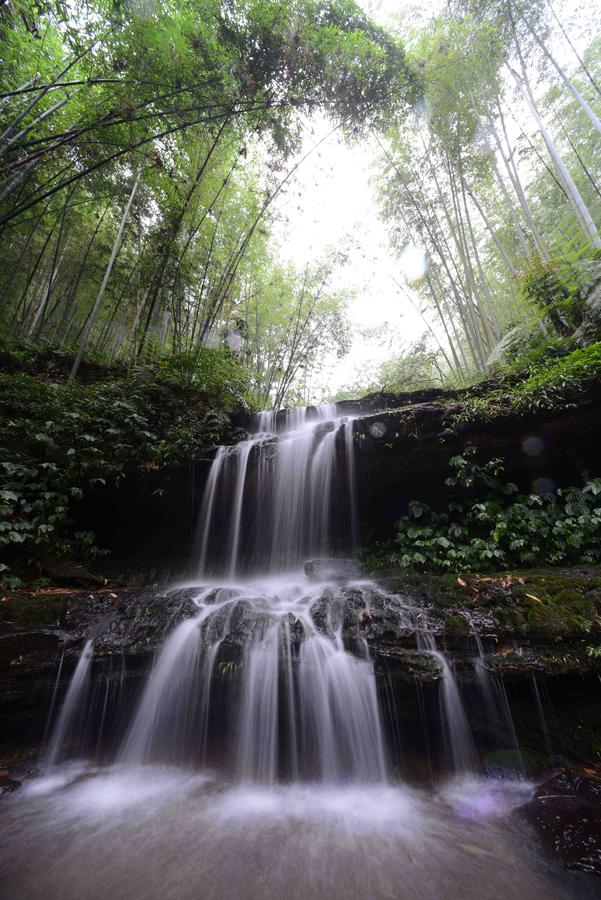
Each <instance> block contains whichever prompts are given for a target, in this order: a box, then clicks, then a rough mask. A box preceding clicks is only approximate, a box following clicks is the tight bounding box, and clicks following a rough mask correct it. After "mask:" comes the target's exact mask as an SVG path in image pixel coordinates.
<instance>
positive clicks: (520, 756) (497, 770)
mask: <svg viewBox="0 0 601 900" xmlns="http://www.w3.org/2000/svg"><path fill="white" fill-rule="evenodd" d="M547 765H548V763H547V759H546V758H545V757H544V756H543V754H542V753H536V752H535V751H534V750H518V749H517V748H515V747H511V748H509V749H507V750H494V751H493V752H492V753H487V754H486V756H485V757H484V766H485V768H486V774H487V775H490V776H491V777H492V778H523V777H525V778H530V779H532V778H540V776H541V775H542V774H543V773H544V771H545V769H547Z"/></svg>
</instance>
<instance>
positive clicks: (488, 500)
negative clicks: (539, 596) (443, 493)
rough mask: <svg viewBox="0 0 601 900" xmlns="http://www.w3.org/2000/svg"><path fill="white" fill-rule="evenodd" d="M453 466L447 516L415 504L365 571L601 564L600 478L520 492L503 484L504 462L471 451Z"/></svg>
mask: <svg viewBox="0 0 601 900" xmlns="http://www.w3.org/2000/svg"><path fill="white" fill-rule="evenodd" d="M450 465H451V469H452V474H451V475H450V477H449V478H447V480H446V484H447V485H448V487H449V488H450V501H449V504H448V507H447V510H446V511H445V512H435V511H433V510H432V509H431V508H430V507H429V506H427V505H426V504H423V503H420V502H419V501H417V500H414V501H412V502H411V503H410V504H409V509H408V515H406V516H403V517H402V518H401V519H399V521H398V522H397V526H396V529H397V530H396V535H395V537H394V539H393V540H392V541H390V542H388V543H386V544H380V545H376V546H375V547H373V548H370V549H368V550H366V551H365V553H364V563H365V565H366V567H368V568H369V569H372V570H373V569H381V568H384V567H387V566H388V567H390V566H392V567H400V568H406V569H408V568H410V569H412V570H414V571H422V572H423V571H431V572H444V571H463V572H474V571H493V570H495V569H505V568H513V567H519V566H536V565H540V564H546V565H551V566H559V565H576V564H579V563H596V562H599V560H600V559H601V479H590V480H587V481H586V483H585V484H584V486H583V487H581V488H579V487H570V488H565V489H561V488H560V489H558V490H557V491H556V492H555V493H548V494H543V495H539V494H520V493H518V488H517V486H516V485H515V484H512V483H511V482H507V481H506V480H505V479H504V478H503V473H504V467H503V464H502V462H501V460H498V459H493V460H491V461H489V462H487V463H484V464H482V465H480V464H478V463H477V462H476V460H475V451H474V450H473V449H468V450H466V451H465V452H464V454H463V455H462V456H455V457H453V458H452V459H451V460H450Z"/></svg>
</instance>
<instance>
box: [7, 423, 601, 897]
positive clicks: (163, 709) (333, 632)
mask: <svg viewBox="0 0 601 900" xmlns="http://www.w3.org/2000/svg"><path fill="white" fill-rule="evenodd" d="M354 451H355V443H354V432H353V421H352V419H351V418H348V417H344V416H339V415H338V413H337V410H336V407H335V406H334V405H324V406H321V407H315V408H311V407H309V408H300V409H296V410H288V411H286V412H282V413H278V414H277V415H276V414H274V413H270V412H265V413H261V414H259V415H258V416H257V417H256V420H255V422H254V427H253V428H252V430H251V433H250V435H249V436H248V437H247V439H246V440H243V441H241V442H240V443H239V444H237V445H235V446H233V447H221V448H220V449H219V450H218V451H217V453H216V455H215V458H214V462H213V464H212V468H211V471H210V473H209V476H208V479H207V483H206V488H205V493H204V498H203V502H202V509H201V513H200V519H199V523H198V529H197V536H196V551H195V555H194V560H193V570H194V572H193V576H192V577H191V579H190V580H189V581H188V582H186V583H185V584H184V585H183V586H182V585H180V586H179V587H180V589H181V590H184V589H185V590H186V591H187V593H188V595H189V594H190V592H191V593H192V596H193V599H194V605H195V609H196V613H195V615H193V616H191V617H188V618H185V619H184V620H183V621H181V622H180V623H179V624H176V625H175V627H173V628H172V629H171V631H170V632H169V633H168V634H167V636H166V640H165V642H164V644H163V646H162V648H161V650H160V652H159V653H158V654H157V655H156V658H155V660H154V665H153V666H152V669H151V671H150V672H149V673H148V675H147V676H146V679H145V681H144V683H143V684H142V686H141V689H140V690H139V691H138V693H137V697H136V698H135V702H134V703H133V704H132V703H129V702H128V704H126V706H127V716H126V719H127V724H126V726H125V728H124V729H123V737H122V739H121V742H120V746H119V748H118V749H117V751H116V753H115V754H114V756H113V759H112V762H111V763H110V765H106V763H105V764H104V765H103V766H95V765H94V764H93V763H90V762H88V763H86V762H79V761H76V760H74V759H73V758H72V757H73V749H74V748H77V747H79V740H78V737H79V736H78V730H79V729H81V727H82V726H81V722H82V721H83V720H84V719H85V711H86V708H87V706H88V705H89V696H88V695H89V684H90V679H91V678H92V677H93V671H92V669H93V645H92V641H91V640H89V641H88V642H87V643H86V644H85V646H84V647H83V649H82V652H81V655H80V658H79V661H78V663H77V665H76V667H75V670H74V673H73V675H72V678H71V682H70V684H69V687H68V689H67V692H66V694H65V696H64V699H63V701H62V705H61V706H60V707H58V711H57V713H56V721H55V724H54V731H53V734H52V737H51V741H50V746H49V750H48V754H47V757H46V772H45V774H44V775H43V776H42V777H40V778H38V779H33V780H31V781H30V782H28V784H27V785H26V787H25V788H24V789H23V791H21V792H20V793H19V794H17V795H15V796H14V798H11V799H10V801H9V802H8V803H7V804H6V807H5V816H4V820H3V821H4V824H3V825H2V830H1V833H0V837H1V838H2V841H3V850H4V853H5V859H6V861H7V862H6V865H5V866H4V876H5V884H6V886H7V890H8V893H7V894H6V896H8V897H10V898H11V900H29V898H32V900H33V898H48V897H50V898H54V897H56V898H58V897H60V898H65V900H76V898H77V900H82V898H83V900H92V898H98V900H105V898H109V897H110V898H142V897H144V898H178V900H181V898H188V897H190V898H202V900H205V898H225V897H227V898H249V900H251V898H256V900H259V898H261V900H262V898H284V897H285V898H296V897H298V898H303V900H305V898H316V900H321V898H326V897H327V898H334V900H337V898H341V900H342V898H351V900H352V898H356V900H367V898H372V897H373V898H388V897H390V898H416V900H417V898H420V900H421V898H432V900H434V898H443V900H444V898H449V900H453V898H462V900H469V898H474V900H485V898H491V900H493V898H495V900H496V898H498V897H503V898H506V900H511V898H515V900H534V898H540V897H545V898H549V900H554V898H562V897H573V896H586V895H585V893H582V892H581V890H580V888H579V892H578V894H576V893H574V889H573V886H572V885H571V883H569V880H568V879H567V878H564V876H563V874H562V873H561V872H559V871H558V870H557V869H556V868H555V867H553V866H551V865H550V864H548V863H547V862H545V861H544V860H543V859H542V858H541V857H540V854H539V851H538V850H537V849H536V847H535V846H534V844H533V843H532V840H531V837H530V836H529V834H528V833H527V832H526V831H525V830H524V827H523V826H521V825H519V824H517V823H516V822H513V821H512V820H511V819H510V818H509V813H510V811H511V809H512V808H514V807H515V806H517V805H519V804H520V803H522V802H524V801H525V800H526V799H527V798H528V797H529V795H530V792H531V786H530V785H529V784H528V783H527V782H526V781H523V780H518V781H505V782H499V781H495V780H493V779H485V778H483V777H482V776H481V775H479V774H478V771H479V767H480V760H479V755H478V751H477V748H476V744H475V741H474V737H473V734H472V731H471V727H470V721H469V716H468V713H467V711H466V708H465V703H464V697H463V692H462V688H461V684H460V683H459V682H458V680H457V678H456V674H455V670H454V666H453V664H452V662H451V661H450V660H449V659H448V658H447V656H446V655H445V653H444V651H443V649H441V648H440V647H439V646H438V645H437V642H436V638H435V634H434V629H433V628H431V627H430V624H429V623H428V621H427V618H426V617H425V616H424V615H423V614H422V612H418V611H417V610H415V609H413V608H412V606H411V602H410V600H409V599H408V598H402V597H399V596H394V595H389V594H387V593H386V592H385V591H384V589H383V588H381V587H379V586H378V585H377V584H374V583H372V582H370V581H368V580H365V579H361V578H360V577H358V576H357V575H356V574H354V573H353V571H352V566H351V565H350V564H348V563H346V564H344V565H343V564H342V563H339V564H335V563H332V562H331V561H330V562H328V557H330V556H331V555H332V554H335V555H340V554H343V553H344V554H346V555H347V556H348V555H352V554H353V553H354V552H355V551H356V550H357V548H358V546H359V543H360V537H359V526H358V499H357V484H356V473H355V460H354ZM307 561H310V562H309V564H308V566H307V568H306V571H305V569H304V568H303V566H304V564H305V563H306V562H307ZM376 606H377V607H378V609H380V610H385V611H386V614H387V615H389V616H392V617H393V618H394V620H395V622H396V623H397V625H398V627H399V628H401V629H403V630H404V632H406V633H407V635H409V637H411V636H413V640H414V646H415V652H416V654H418V655H420V654H421V655H422V656H423V657H429V658H430V660H431V661H432V663H433V664H434V665H435V666H436V667H438V671H439V682H438V683H439V688H438V698H439V703H440V723H441V733H442V738H443V752H444V755H445V758H446V760H447V770H448V771H450V772H454V773H455V774H454V778H452V779H451V780H449V781H447V782H444V783H441V784H439V785H438V787H434V788H432V787H430V788H427V789H426V788H417V787H409V786H406V785H403V784H401V783H399V782H398V779H397V778H395V777H393V773H392V770H391V764H390V758H389V755H390V754H389V744H388V741H387V736H386V733H385V729H384V725H383V716H382V702H381V691H379V685H378V676H377V675H376V672H375V670H374V663H373V661H372V659H371V658H370V653H369V648H368V644H367V642H366V640H365V638H364V637H363V636H362V630H361V623H362V622H363V621H366V620H370V619H371V617H372V615H373V612H374V610H375V608H376ZM478 641H479V638H478ZM478 649H479V660H478V662H477V664H476V676H477V683H478V685H479V690H480V694H481V696H482V699H483V703H484V705H485V706H486V708H487V710H488V714H489V715H490V716H493V717H494V716H497V717H500V718H501V719H502V729H504V730H505V732H506V733H510V734H511V736H512V740H515V732H514V731H513V726H512V723H511V713H510V710H509V704H508V702H507V697H506V695H505V693H504V691H502V690H501V688H499V686H498V685H497V684H496V683H495V682H494V681H491V680H490V678H489V676H488V674H487V673H486V671H485V669H484V668H483V664H482V655H483V653H482V645H481V643H479V644H478ZM121 681H122V679H121ZM121 681H119V682H118V684H121ZM111 683H112V682H111ZM118 693H119V692H118V691H117V692H116V694H115V697H117V698H118ZM115 697H114V696H113V691H112V689H110V685H109V681H108V680H107V683H106V687H105V690H104V695H103V701H102V725H101V728H100V731H101V735H102V736H104V730H105V721H112V718H111V717H112V713H111V709H110V706H111V704H113V703H114V702H116V700H115ZM57 706H58V704H57ZM541 708H542V706H541ZM107 717H108V718H107ZM395 718H396V721H395V728H396V729H397V730H398V732H399V734H400V739H401V741H402V739H403V735H402V731H403V709H402V708H400V709H399V708H397V709H396V710H395ZM70 757H71V759H69V758H70ZM30 856H31V858H33V860H35V864H34V865H31V864H30ZM493 872H494V877H491V873H493Z"/></svg>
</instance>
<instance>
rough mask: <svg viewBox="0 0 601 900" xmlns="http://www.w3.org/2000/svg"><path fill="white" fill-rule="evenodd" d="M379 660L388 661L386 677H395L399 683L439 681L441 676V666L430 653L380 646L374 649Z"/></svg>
mask: <svg viewBox="0 0 601 900" xmlns="http://www.w3.org/2000/svg"><path fill="white" fill-rule="evenodd" d="M372 650H374V651H375V653H374V655H375V656H376V658H377V659H378V660H381V659H386V662H387V665H386V675H387V676H388V677H389V676H390V675H393V677H396V678H397V679H398V680H399V681H404V682H410V683H414V682H415V681H420V682H428V681H438V679H439V678H440V676H441V671H440V665H439V664H438V662H437V660H436V659H435V658H434V657H433V656H431V655H430V654H429V653H420V652H419V651H416V650H407V649H402V648H399V647H398V646H391V645H387V644H380V645H378V646H377V647H374V648H372Z"/></svg>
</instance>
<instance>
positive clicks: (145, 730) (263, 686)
mask: <svg viewBox="0 0 601 900" xmlns="http://www.w3.org/2000/svg"><path fill="white" fill-rule="evenodd" d="M324 592H325V594H326V595H327V599H328V625H327V632H326V633H325V634H324V633H322V632H320V631H319V630H318V628H317V626H316V624H315V621H314V617H313V615H312V611H313V610H314V607H315V604H316V603H317V602H318V601H320V600H321V599H323V597H324ZM343 600H344V594H343V589H341V588H339V587H337V586H335V585H324V584H311V582H309V581H308V579H306V578H304V577H303V576H302V575H300V574H297V575H296V576H290V575H283V576H282V575H280V576H269V577H264V578H261V579H249V580H248V581H246V582H244V583H238V584H235V583H232V584H229V585H228V586H227V587H221V588H215V587H209V588H204V589H203V590H202V591H201V592H200V593H199V595H198V596H197V597H196V604H197V606H198V607H199V614H198V616H197V617H195V618H192V619H187V620H185V621H184V622H182V623H181V624H180V625H179V626H177V628H176V629H175V630H174V631H173V633H172V634H171V636H170V638H169V639H168V640H167V642H166V643H165V645H164V647H163V649H162V651H161V654H160V656H159V658H158V660H157V664H156V666H155V668H154V669H153V671H152V673H151V675H150V677H149V680H148V683H147V685H146V687H145V690H144V693H143V696H142V698H141V701H140V704H139V706H138V710H137V713H136V715H135V717H134V720H133V722H132V725H131V728H130V731H129V734H128V736H127V738H126V741H125V743H124V747H123V750H122V753H121V759H122V761H123V762H127V763H132V764H134V763H135V764H142V763H145V762H149V761H152V760H154V759H167V760H169V761H179V760H180V759H181V758H182V757H183V756H184V755H185V754H186V751H187V750H189V747H190V743H191V741H194V740H196V746H197V747H198V756H199V758H200V760H201V761H202V762H206V738H207V723H208V719H209V709H210V705H211V703H212V701H213V697H212V677H213V674H214V670H215V663H216V660H217V657H218V654H219V650H220V648H221V647H222V644H223V642H224V640H225V639H226V638H227V637H228V635H229V634H230V631H231V628H232V619H233V618H234V616H238V617H244V618H245V619H246V625H245V626H244V631H243V633H242V640H243V642H244V646H243V651H242V658H241V660H240V662H239V663H236V664H232V665H233V666H235V667H236V669H237V670H238V669H239V673H240V680H241V684H240V692H239V702H238V703H237V704H234V712H233V721H232V723H231V724H232V727H233V729H234V732H235V737H236V740H235V745H236V747H237V753H236V758H235V759H234V760H232V764H233V767H234V770H235V772H236V774H237V775H238V777H239V778H240V779H241V780H251V781H260V782H263V783H274V782H275V781H276V780H277V779H278V777H279V775H280V774H281V773H282V772H283V771H287V772H288V773H289V775H290V777H291V778H292V779H297V778H299V777H301V776H303V777H312V778H317V779H321V780H323V781H327V782H335V781H339V780H354V781H357V780H358V781H382V780H384V779H385V776H386V762H385V750H384V739H383V735H382V727H381V723H380V715H379V710H378V703H377V697H376V688H375V678H374V672H373V665H372V663H371V661H370V660H369V659H368V658H361V657H359V656H356V655H353V654H351V653H349V652H347V650H345V648H344V645H343V641H342V636H341V628H342V618H341V609H340V607H341V604H342V603H343ZM292 629H294V630H295V635H294V637H293V635H292V633H291V632H292ZM223 665H226V666H227V663H223Z"/></svg>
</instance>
